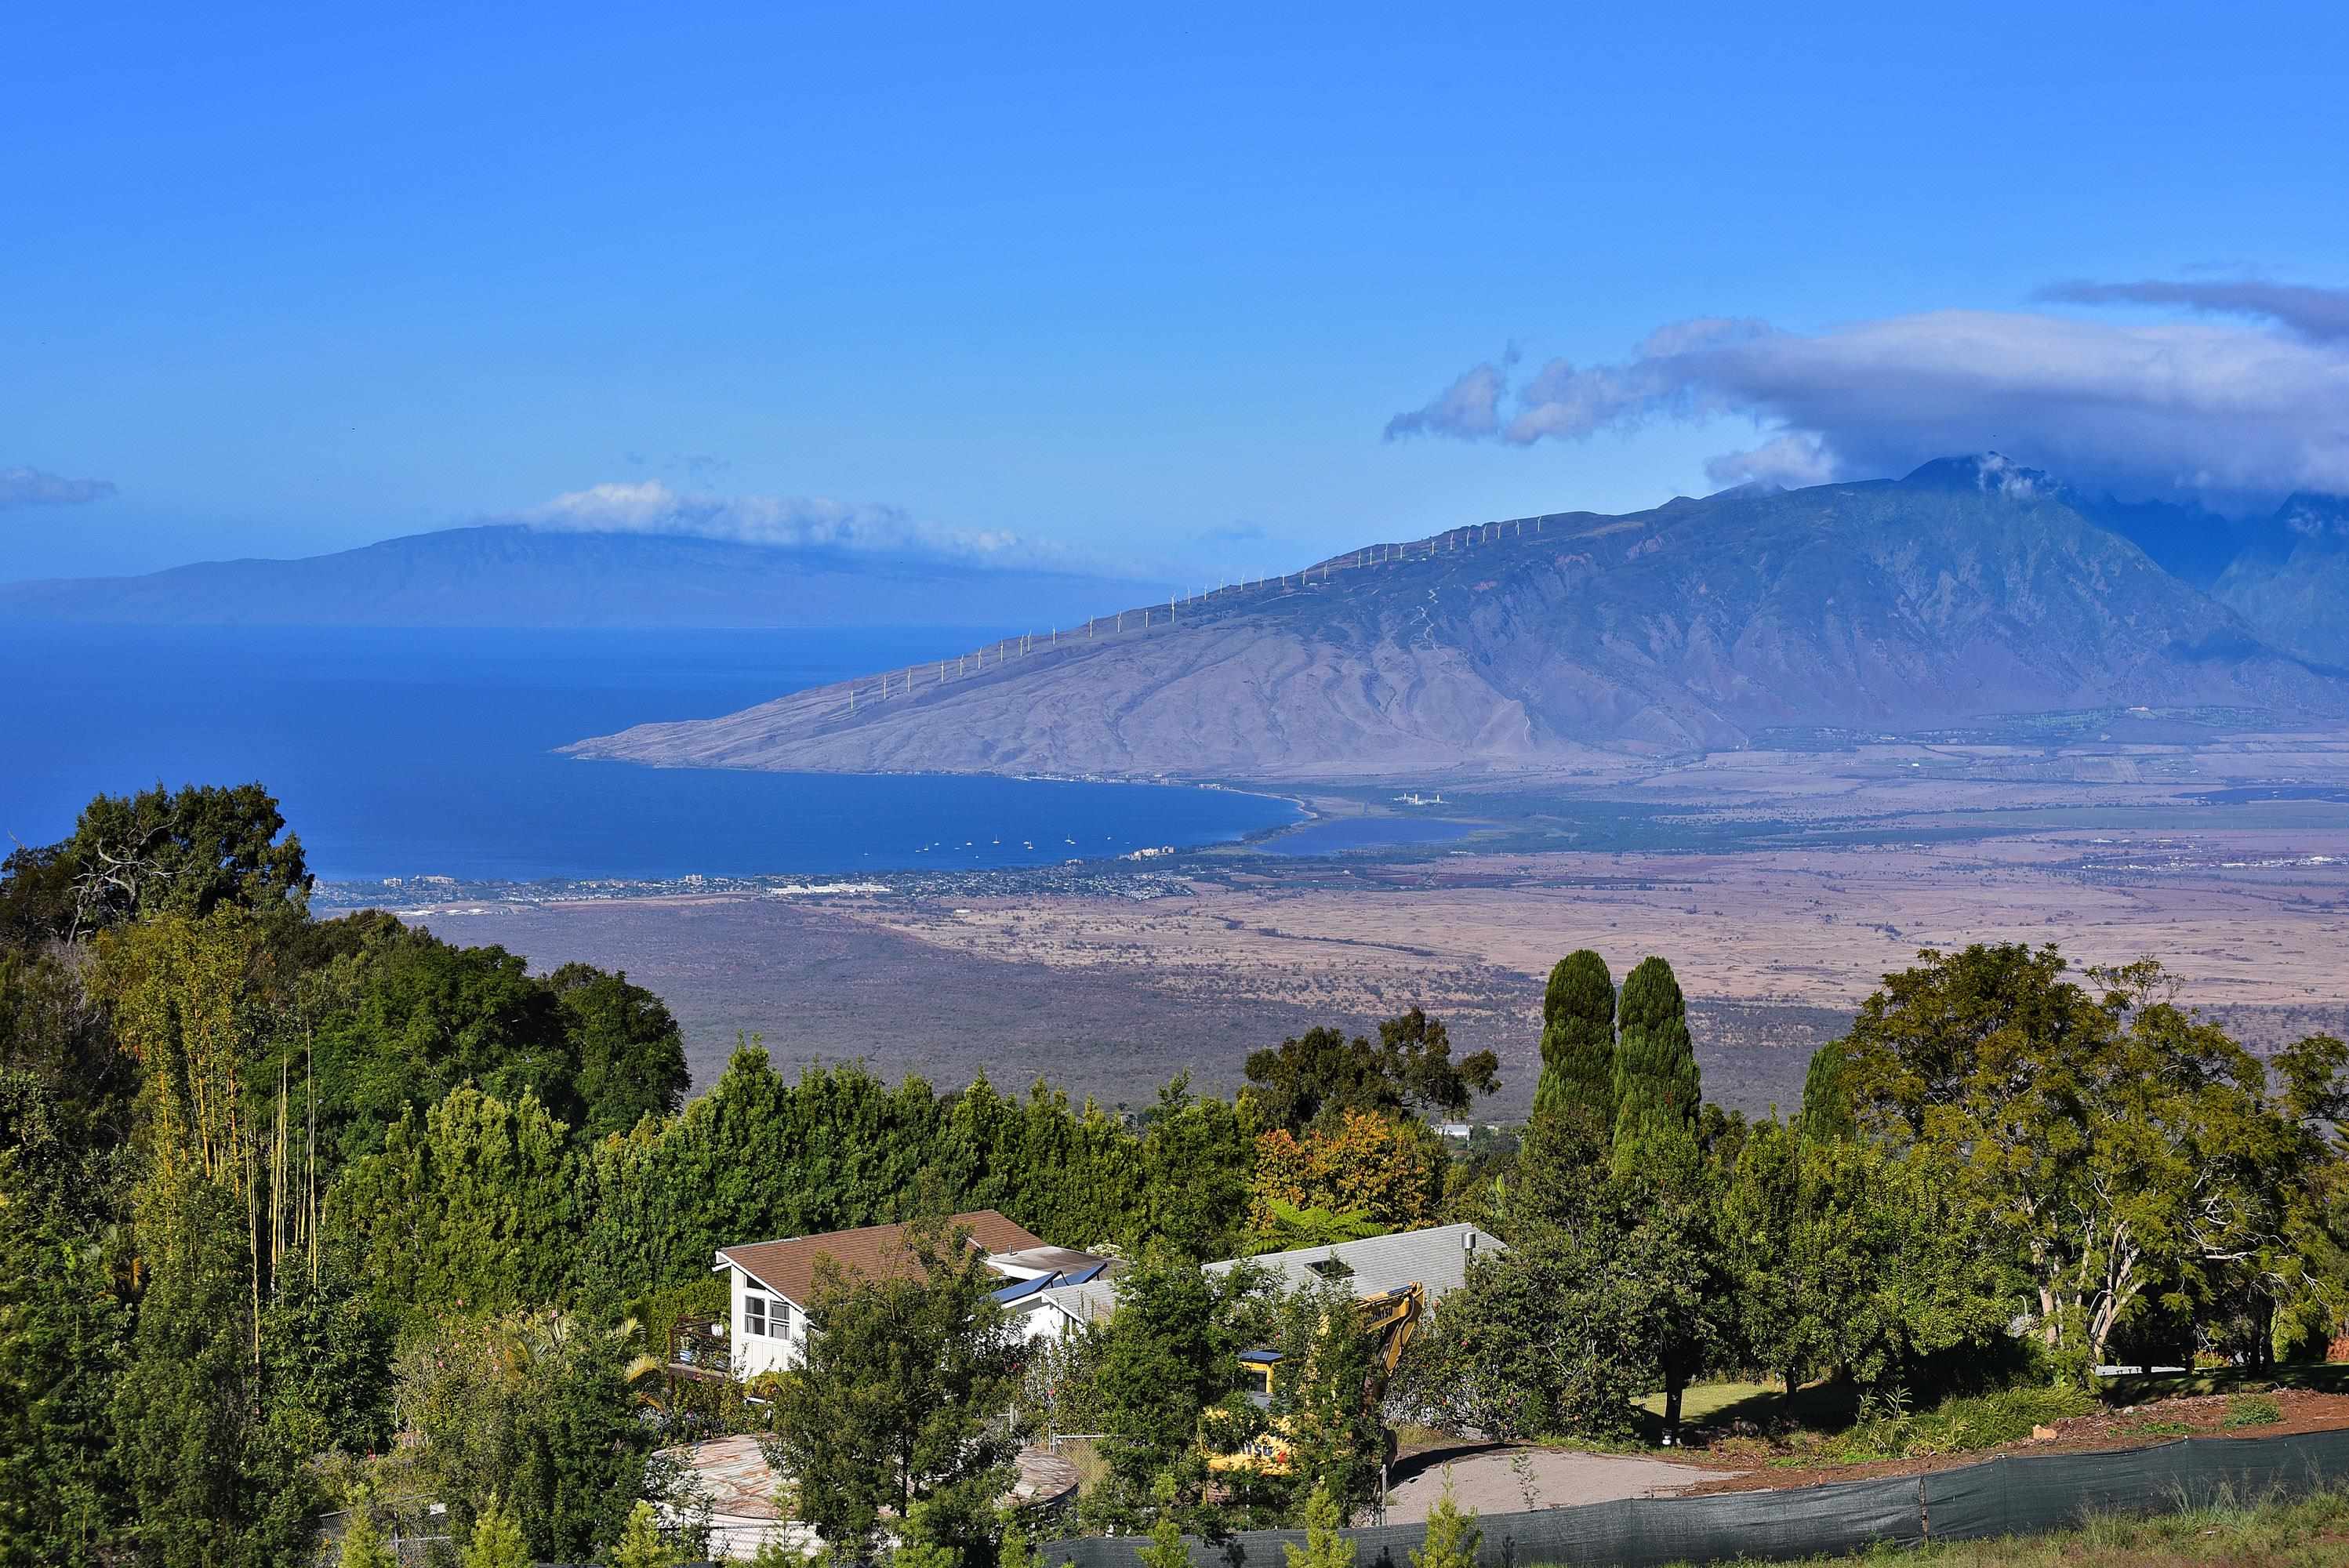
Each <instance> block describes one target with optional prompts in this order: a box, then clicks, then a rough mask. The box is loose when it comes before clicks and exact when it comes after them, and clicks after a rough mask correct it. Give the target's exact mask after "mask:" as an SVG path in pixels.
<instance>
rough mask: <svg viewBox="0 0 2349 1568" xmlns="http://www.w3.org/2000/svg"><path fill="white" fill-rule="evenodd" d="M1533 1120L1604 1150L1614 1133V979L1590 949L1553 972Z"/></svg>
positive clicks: (1544, 999) (1561, 962)
mask: <svg viewBox="0 0 2349 1568" xmlns="http://www.w3.org/2000/svg"><path fill="white" fill-rule="evenodd" d="M1541 1056H1542V1070H1541V1080H1540V1082H1539V1083H1537V1085H1536V1086H1535V1087H1534V1114H1533V1119H1534V1121H1535V1123H1536V1124H1537V1125H1544V1126H1546V1127H1547V1128H1548V1129H1551V1130H1556V1131H1568V1130H1572V1131H1573V1132H1574V1133H1575V1134H1576V1135H1577V1136H1578V1137H1579V1138H1580V1139H1582V1140H1588V1142H1589V1143H1590V1144H1591V1145H1593V1146H1595V1147H1597V1148H1599V1149H1604V1148H1605V1147H1606V1145H1607V1140H1608V1138H1609V1136H1610V1135H1611V1134H1612V1133H1613V1131H1614V1130H1615V980H1614V977H1613V976H1612V975H1609V974H1608V973H1607V961H1606V960H1605V959H1604V958H1601V957H1599V954H1596V953H1593V952H1592V951H1591V950H1590V949H1588V947H1585V948H1582V949H1580V950H1579V951H1578V952H1574V953H1569V954H1567V955H1566V956H1565V957H1564V958H1561V959H1559V960H1558V961H1557V967H1556V968H1554V969H1552V970H1551V971H1550V972H1549V986H1548V988H1547V990H1546V991H1544V992H1543V994H1542V1036H1541Z"/></svg>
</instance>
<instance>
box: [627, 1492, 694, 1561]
mask: <svg viewBox="0 0 2349 1568" xmlns="http://www.w3.org/2000/svg"><path fill="white" fill-rule="evenodd" d="M608 1561H609V1562H610V1563H611V1565H612V1568H678V1564H679V1563H682V1562H683V1561H684V1559H683V1558H682V1557H680V1556H678V1553H677V1549H676V1548H675V1547H673V1546H671V1545H670V1544H669V1542H668V1538H667V1536H665V1535H663V1534H662V1533H661V1528H660V1518H659V1516H658V1515H657V1514H656V1513H655V1512H654V1511H653V1505H652V1504H651V1503H649V1502H639V1503H638V1504H636V1507H634V1508H633V1509H630V1510H629V1511H628V1522H627V1523H626V1526H624V1527H623V1528H622V1529H621V1531H620V1539H619V1540H618V1541H616V1542H613V1544H612V1554H611V1557H610V1558H609V1560H608Z"/></svg>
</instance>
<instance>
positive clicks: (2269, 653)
mask: <svg viewBox="0 0 2349 1568" xmlns="http://www.w3.org/2000/svg"><path fill="white" fill-rule="evenodd" d="M1971 460H1973V461H1975V462H1976V463H1977V464H1978V465H1979V466H1978V467H1977V469H1975V470H1974V472H1973V473H1972V475H1971V478H1968V477H1967V475H1966V474H1965V472H1964V471H1963V470H1962V469H1958V468H1954V467H1949V466H1945V465H1927V468H1926V469H1920V471H1919V473H1918V474H1917V475H1915V476H1912V477H1911V478H1910V479H1908V480H1868V481H1861V482H1856V483H1848V484H1836V485H1822V486H1816V487H1811V488H1809V489H1806V490H1786V491H1777V492H1774V493H1769V494H1757V493H1755V492H1754V491H1753V490H1750V489H1748V490H1739V491H1735V492H1729V493H1724V494H1723V495H1718V496H1713V497H1708V498H1705V499H1702V500H1693V499H1691V498H1686V497H1682V498H1676V499H1675V500H1671V501H1669V502H1667V503H1665V504H1664V505H1663V506H1661V507H1657V508H1653V509H1651V510H1650V511H1644V512H1635V513H1629V514H1625V515H1622V516H1619V517H1608V516H1602V515H1599V514H1595V513H1589V512H1561V513H1549V514H1544V515H1543V516H1540V517H1535V518H1526V519H1517V520H1511V521H1507V522H1503V523H1485V524H1477V525H1470V526H1468V527H1465V528H1460V529H1454V530H1449V531H1445V532H1444V533H1441V534H1437V535H1434V536H1433V537H1432V538H1430V539H1426V540H1421V541H1414V542H1409V543H1390V544H1376V545H1367V546H1364V547H1363V548H1362V549H1361V550H1359V551H1355V552H1347V553H1346V554H1344V555H1341V556H1333V557H1330V559H1328V560H1326V561H1324V562H1317V563H1316V564H1315V565H1314V566H1312V567H1309V568H1307V569H1306V570H1305V571H1304V572H1303V573H1291V574H1288V575H1287V576H1283V577H1280V578H1278V579H1266V580H1264V581H1263V582H1262V583H1252V584H1247V585H1246V586H1244V587H1241V588H1237V589H1234V590H1228V591H1226V592H1223V593H1217V594H1215V595H1211V596H1208V597H1206V598H1205V599H1203V600H1193V601H1185V602H1183V603H1178V604H1175V605H1174V606H1172V624H1168V619H1167V617H1168V614H1169V607H1168V606H1164V605H1161V606H1158V607H1156V608H1155V609H1154V610H1153V609H1148V608H1145V609H1143V610H1138V611H1133V612H1129V613H1128V614H1127V615H1126V616H1124V617H1120V618H1117V625H1116V627H1115V628H1114V629H1106V630H1105V627H1106V626H1107V623H1106V622H1096V623H1092V624H1090V625H1089V626H1088V627H1087V628H1086V635H1084V636H1083V637H1081V638H1073V637H1072V638H1068V639H1066V640H1062V641H1060V642H1056V643H1053V644H1050V645H1045V646H1043V647H1041V648H1039V647H1037V646H1036V645H1033V644H1032V643H1031V644H1021V643H1018V642H1014V643H1011V644H1007V645H998V646H997V647H995V648H993V649H992V650H990V651H988V653H986V654H985V655H982V657H981V659H980V660H979V661H978V662H974V661H973V660H972V659H971V657H970V656H969V655H966V656H965V657H964V658H963V659H962V660H959V661H953V660H950V661H947V663H946V664H944V665H936V666H933V667H927V668H919V669H916V670H912V671H905V672H893V676H894V677H895V681H894V685H892V684H888V683H885V682H884V681H883V680H881V679H879V678H868V679H867V680H865V681H864V682H861V683H845V684H843V686H833V687H827V688H823V689H820V690H817V691H812V692H802V693H796V694H792V695H791V696H784V697H781V698H778V699H777V700H775V701H773V702H771V703H766V704H761V705H760V706H758V707H753V708H750V709H746V710H744V711H743V712H742V713H740V714H734V715H730V716H727V717H721V718H717V719H709V720H699V721H694V722H690V723H682V724H650V725H643V726H638V727H635V728H633V729H630V730H627V731H624V732H622V733H620V734H618V735H615V736H605V737H597V738H590V739H587V740H584V741H582V742H579V743H577V744H575V745H574V747H572V748H568V749H569V750H570V751H571V752H572V753H573V754H574V755H577V756H583V757H597V758H620V759H626V760H633V761H638V762H648V763H654V764H657V765H663V766H704V767H744V768H774V769H806V770H817V771H835V770H836V771H900V770H912V771H946V772H958V771H979V772H1022V771H1024V772H1053V773H1092V774H1102V775H1109V776H1127V777H1174V778H1223V779H1254V780H1266V781H1278V780H1283V779H1299V780H1312V779H1319V780H1329V781H1339V780H1354V779H1384V778H1390V777H1394V776H1399V775H1408V776H1412V777H1420V778H1450V779H1460V778H1466V777H1475V776H1480V775H1483V776H1492V775H1498V774H1505V773H1518V772H1534V771H1551V770H1557V769H1572V768H1575V767H1578V766H1587V765H1588V764H1590V763H1591V762H1592V761H1593V760H1594V759H1595V758H1600V757H1604V756H1609V755H1619V754H1620V753H1622V752H1624V751H1627V750H1628V751H1634V752H1645V753H1651V754H1652V753H1669V752H1680V751H1687V750H1702V749H1713V748H1724V747H1735V746H1740V745H1744V744H1745V743H1747V742H1748V741H1749V740H1750V739H1751V738H1752V737H1753V736H1754V735H1755V734H1756V733H1758V732H1760V731H1762V730H1764V729H1768V728H1773V727H1781V726H1787V725H1798V726H1800V725H1811V726H1830V725H1831V726H1837V727H1848V726H1854V725H1858V726H1868V727H1879V728H1893V729H1898V728H1905V727H1926V726H1930V725H1937V724H1945V723H1949V722H1952V721H1957V720H1962V719H1972V718H1978V717H1982V716H1984V715H1989V714H2003V713H2019V712H2033V711H2049V710H2056V709H2076V708H2082V707H2105V706H2157V707H2178V706H2208V705H2227V706H2236V707H2259V708H2266V709H2274V710H2282V711H2285V712H2294V713H2311V714H2325V715H2334V714H2341V713H2344V712H2349V676H2344V673H2343V672H2340V671H2337V670H2329V669H2324V668H2320V667H2317V666H2314V665H2311V664H2310V663H2309V662H2307V661H2306V660H2304V659H2302V658H2298V657H2295V656H2293V655H2288V654H2285V653H2282V652H2280V651H2278V650H2276V649H2274V648H2272V647H2271V646H2269V645H2267V644H2266V643H2265V642H2264V641H2263V640H2262V639H2261V637H2260V636H2259V635H2258V634H2256V633H2255V632H2254V631H2253V630H2252V628H2251V626H2250V625H2249V624H2247V623H2246V622H2245V621H2244V620H2243V619H2242V618H2241V617H2240V615H2238V614H2235V613H2234V612H2233V611H2231V610H2229V609H2227V608H2226V607H2224V606H2223V605H2221V604H2220V603H2217V602H2216V601H2214V600H2213V599H2211V598H2209V596H2207V595H2205V594H2204V593H2200V592H2199V590H2197V589H2195V588H2193V587H2192V586H2191V585H2189V584H2188V583H2184V582H2182V581H2180V580H2179V579H2178V578H2177V577H2175V576H2173V575H2172V574H2170V573H2167V572H2165V571H2164V570H2163V569H2162V568H2161V567H2160V566H2159V565H2158V564H2157V563H2156V562H2154V561H2153V560H2152V559H2151V558H2150V557H2148V556H2147V554H2146V553H2145V552H2144V551H2143V550H2142V549H2140V548H2139V547H2138V546H2137V545H2136V544H2134V543H2132V542H2130V541H2128V540H2127V538H2125V537H2123V536H2122V535H2120V534H2118V533H2116V532H2115V531H2111V530H2108V529H2106V528H2104V527H2102V526H2100V525H2098V524H2097V523H2095V521H2091V520H2090V519H2088V518H2086V517H2085V516H2083V515H2082V514H2081V513H2080V512H2079V511H2077V510H2075V507H2073V506H2072V505H2071V504H2070V503H2069V502H2068V501H2067V500H2064V499H2061V496H2062V493H2063V492H2061V490H2060V489H2059V488H2057V487H2053V486H2049V485H2044V484H2043V483H2042V482H2041V480H2043V479H2044V476H2036V475H2032V474H2030V473H2029V472H2028V471H2027V470H2019V469H2014V468H2013V465H2011V464H2005V465H2003V466H2002V467H1999V468H1992V467H1990V466H1989V459H1971ZM1961 461H1964V460H1961ZM1998 461H1999V463H2000V464H2003V459H1999V460H1998ZM1136 616H1139V617H1141V624H1135V622H1134V617H1136Z"/></svg>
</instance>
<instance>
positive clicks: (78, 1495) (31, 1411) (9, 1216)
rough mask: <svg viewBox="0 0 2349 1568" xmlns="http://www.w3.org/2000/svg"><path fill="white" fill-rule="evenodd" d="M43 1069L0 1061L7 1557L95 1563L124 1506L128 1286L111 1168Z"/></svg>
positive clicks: (1, 1462) (66, 1567)
mask: <svg viewBox="0 0 2349 1568" xmlns="http://www.w3.org/2000/svg"><path fill="white" fill-rule="evenodd" d="M79 1122H80V1118H78V1117H77V1116H76V1115H74V1114H73V1112H72V1111H71V1110H70V1109H68V1108H67V1107H65V1106H63V1105H60V1104H59V1103H58V1102H57V1097H56V1096H55V1095H54V1094H53V1092H52V1091H51V1089H50V1088H48V1086H47V1085H45V1084H43V1083H41V1082H39V1081H37V1080H36V1079H35V1078H33V1077H32V1075H30V1074H28V1073H25V1072H22V1071H19V1070H16V1069H13V1068H0V1564H6V1565H7V1568H16V1565H17V1564H42V1565H44V1568H48V1565H55V1568H97V1564H98V1563H101V1562H102V1561H105V1560H107V1559H108V1558H109V1557H110V1556H111V1555H112V1553H110V1552H109V1543H110V1540H111V1537H112V1534H113V1532H114V1530H115V1528H116V1526H117V1523H118V1522H119V1517H120V1514H121V1512H122V1509H121V1499H120V1496H119V1475H118V1470H117V1463H116V1460H117V1453H118V1449H117V1447H116V1439H117V1433H116V1430H115V1427H114V1422H113V1417H112V1411H111V1398H112V1395H113V1391H114V1386H115V1379H116V1377H117V1375H118V1372H119V1368H120V1367H121V1366H122V1363H123V1359H124V1357H125V1354H126V1351H127V1344H126V1339H127V1336H128V1334H129V1327H130V1314H129V1307H128V1305H127V1304H126V1302H125V1300H124V1295H125V1292H126V1284H127V1282H125V1281H123V1280H122V1279H121V1278H120V1275H119V1272H118V1270H117V1268H116V1267H115V1266H114V1265H115V1264H118V1263H120V1262H121V1261H123V1260H121V1259H120V1258H119V1256H116V1255H112V1254H114V1253H115V1252H116V1249H115V1248H111V1247H109V1245H108V1244H107V1243H106V1241H105V1239H104V1238H105V1237H106V1235H107V1233H108V1232H109V1228H110V1227H111V1226H112V1224H113V1209H114V1202H113V1197H114V1194H113V1188H114V1185H115V1182H114V1180H113V1178H112V1176H111V1175H110V1171H109V1166H110V1162H109V1161H107V1160H106V1159H104V1158H103V1157H101V1156H99V1155H98V1154H97V1153H96V1152H95V1151H94V1150H87V1149H83V1148H80V1147H78V1144H77V1138H76V1135H75V1134H76V1130H77V1128H78V1123H79Z"/></svg>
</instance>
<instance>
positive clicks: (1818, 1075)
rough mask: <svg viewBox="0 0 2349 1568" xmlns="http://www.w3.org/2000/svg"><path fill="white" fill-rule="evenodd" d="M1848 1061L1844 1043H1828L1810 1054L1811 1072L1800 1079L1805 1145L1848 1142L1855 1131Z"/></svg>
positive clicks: (1835, 1040)
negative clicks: (1845, 1139)
mask: <svg viewBox="0 0 2349 1568" xmlns="http://www.w3.org/2000/svg"><path fill="white" fill-rule="evenodd" d="M1849 1061H1850V1057H1848V1056H1847V1052H1846V1045H1845V1042H1844V1041H1843V1040H1842V1039H1840V1038H1837V1039H1832V1040H1829V1041H1828V1042H1827V1043H1826V1045H1824V1046H1821V1047H1819V1048H1818V1049H1817V1050H1816V1051H1813V1052H1812V1053H1811V1066H1810V1070H1809V1071H1807V1072H1806V1073H1805V1074H1804V1075H1803V1119H1802V1122H1801V1124H1800V1125H1801V1131H1802V1136H1803V1141H1804V1142H1806V1143H1824V1142H1827V1141H1830V1140H1835V1139H1839V1138H1849V1137H1850V1136H1852V1134H1853V1132H1854V1131H1855V1130H1856V1129H1857V1122H1856V1121H1855V1119H1854V1117H1853V1114H1852V1104H1851V1081H1850V1072H1849V1070H1848V1066H1849Z"/></svg>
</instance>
